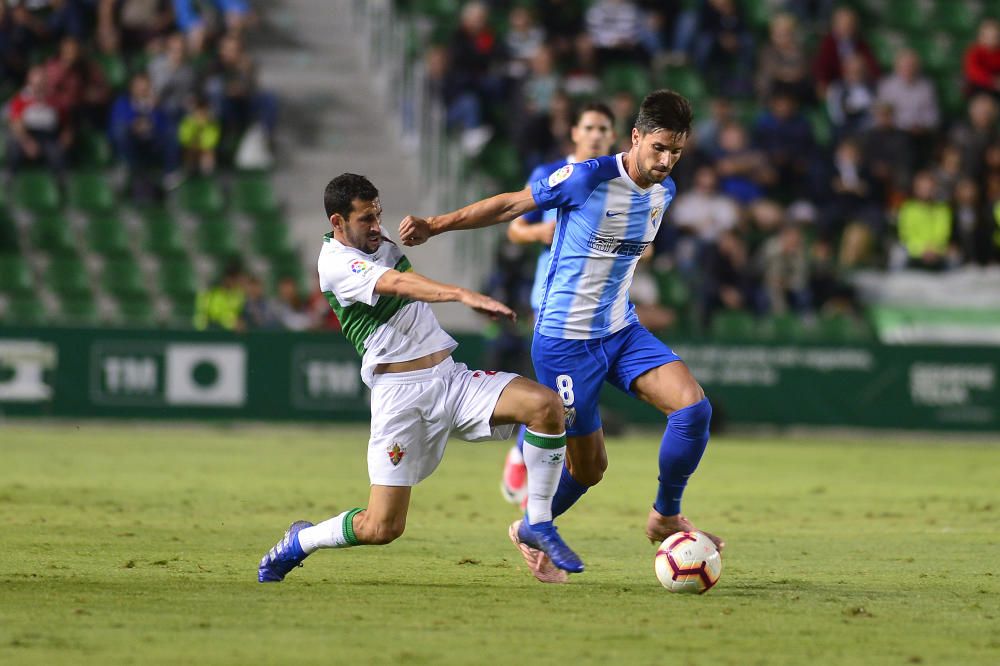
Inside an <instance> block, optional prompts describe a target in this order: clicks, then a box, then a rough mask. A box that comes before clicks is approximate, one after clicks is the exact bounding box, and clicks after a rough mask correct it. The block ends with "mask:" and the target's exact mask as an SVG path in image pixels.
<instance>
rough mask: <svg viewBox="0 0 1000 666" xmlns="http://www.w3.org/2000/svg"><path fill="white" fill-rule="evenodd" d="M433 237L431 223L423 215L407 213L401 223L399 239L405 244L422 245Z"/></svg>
mask: <svg viewBox="0 0 1000 666" xmlns="http://www.w3.org/2000/svg"><path fill="white" fill-rule="evenodd" d="M430 237H431V225H430V224H429V223H428V222H427V220H425V219H424V218H422V217H414V216H412V215H407V216H406V217H404V218H403V221H402V222H400V223H399V240H401V241H403V245H409V246H413V245H420V244H422V243H426V242H427V239H428V238H430Z"/></svg>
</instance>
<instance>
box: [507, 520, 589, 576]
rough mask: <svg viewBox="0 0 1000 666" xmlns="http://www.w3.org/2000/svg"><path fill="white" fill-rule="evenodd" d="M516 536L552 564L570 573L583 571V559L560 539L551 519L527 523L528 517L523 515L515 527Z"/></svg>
mask: <svg viewBox="0 0 1000 666" xmlns="http://www.w3.org/2000/svg"><path fill="white" fill-rule="evenodd" d="M517 538H518V540H519V541H520V542H521V543H523V544H525V545H526V546H530V547H531V548H536V549H538V550H540V551H542V552H543V553H545V554H546V555H548V556H549V559H550V560H552V564H554V565H556V566H557V567H559V568H560V569H562V570H563V571H568V572H570V573H582V572H583V561H582V560H581V559H580V558H579V556H578V555H577V554H576V553H574V552H573V551H572V549H571V548H570V547H569V546H567V545H566V542H565V541H563V540H562V537H561V536H559V532H558V531H557V530H556V526H555V525H553V524H552V521H551V520H548V521H545V522H541V523H535V524H534V525H529V524H528V517H527V516H525V518H524V520H522V521H521V525H520V526H519V527H518V528H517Z"/></svg>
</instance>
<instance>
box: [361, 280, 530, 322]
mask: <svg viewBox="0 0 1000 666" xmlns="http://www.w3.org/2000/svg"><path fill="white" fill-rule="evenodd" d="M375 293H376V294H379V295H380V296H402V297H404V298H411V299H413V300H415V301H424V302H425V303H451V302H456V303H462V304H463V305H467V306H468V307H470V308H472V309H473V310H475V311H476V312H478V313H480V314H484V315H486V316H488V317H489V318H490V319H499V318H500V317H506V318H507V319H510V320H512V321H514V320H516V319H517V315H516V314H515V313H514V311H513V310H511V309H510V308H508V307H507V306H506V305H504V304H503V303H501V302H500V301H497V300H494V299H492V298H490V297H489V296H484V295H483V294H479V293H476V292H474V291H470V290H468V289H465V288H463V287H456V286H454V285H450V284H444V283H442V282H435V281H434V280H431V279H430V278H426V277H424V276H423V275H420V274H419V273H413V272H412V271H407V272H405V273H401V272H400V271H396V270H390V271H386V272H385V273H383V274H382V277H380V278H379V279H378V282H376V283H375Z"/></svg>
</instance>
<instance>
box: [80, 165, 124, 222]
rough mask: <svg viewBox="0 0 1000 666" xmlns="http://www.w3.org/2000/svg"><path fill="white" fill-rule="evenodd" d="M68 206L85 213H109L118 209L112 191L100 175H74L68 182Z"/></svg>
mask: <svg viewBox="0 0 1000 666" xmlns="http://www.w3.org/2000/svg"><path fill="white" fill-rule="evenodd" d="M69 201H70V205H72V206H73V208H75V209H77V210H81V211H83V212H85V213H92V214H94V213H110V212H112V211H114V210H115V209H116V208H117V207H118V201H117V198H116V197H115V193H114V190H112V189H111V186H110V185H109V184H108V181H107V180H106V179H105V178H104V176H103V175H102V174H100V173H99V172H95V171H89V172H85V173H75V174H73V176H72V177H71V178H70V181H69Z"/></svg>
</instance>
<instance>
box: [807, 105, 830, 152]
mask: <svg viewBox="0 0 1000 666" xmlns="http://www.w3.org/2000/svg"><path fill="white" fill-rule="evenodd" d="M805 115H806V119H807V120H808V121H809V125H810V126H811V127H812V131H813V138H814V139H816V143H818V144H819V145H821V146H829V145H830V141H831V140H832V138H833V128H832V127H831V125H830V117H829V116H828V115H826V109H824V108H815V109H808V110H806V112H805Z"/></svg>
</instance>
